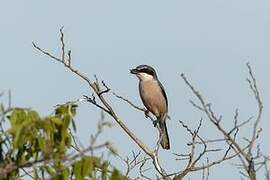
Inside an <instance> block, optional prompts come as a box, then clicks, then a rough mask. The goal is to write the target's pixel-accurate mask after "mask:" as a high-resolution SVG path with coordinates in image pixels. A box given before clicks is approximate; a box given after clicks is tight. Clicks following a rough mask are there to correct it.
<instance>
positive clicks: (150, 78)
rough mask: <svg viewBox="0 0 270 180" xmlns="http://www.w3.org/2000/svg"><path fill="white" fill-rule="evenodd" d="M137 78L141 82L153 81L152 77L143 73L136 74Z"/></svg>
mask: <svg viewBox="0 0 270 180" xmlns="http://www.w3.org/2000/svg"><path fill="white" fill-rule="evenodd" d="M137 76H138V78H139V79H140V80H141V81H150V80H153V76H152V75H149V74H147V73H143V72H140V73H138V74H137Z"/></svg>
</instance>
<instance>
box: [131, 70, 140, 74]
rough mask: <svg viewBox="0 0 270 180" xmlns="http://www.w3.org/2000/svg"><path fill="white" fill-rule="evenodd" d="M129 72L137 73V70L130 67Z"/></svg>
mask: <svg viewBox="0 0 270 180" xmlns="http://www.w3.org/2000/svg"><path fill="white" fill-rule="evenodd" d="M130 73H131V74H137V73H138V70H137V69H131V70H130Z"/></svg>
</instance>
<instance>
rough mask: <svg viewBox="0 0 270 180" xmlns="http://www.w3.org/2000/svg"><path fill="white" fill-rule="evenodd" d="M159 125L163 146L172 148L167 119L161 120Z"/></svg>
mask: <svg viewBox="0 0 270 180" xmlns="http://www.w3.org/2000/svg"><path fill="white" fill-rule="evenodd" d="M159 127H160V129H161V132H160V133H161V134H160V136H161V141H160V144H161V147H162V148H163V149H170V140H169V135H168V131H167V127H166V122H165V120H161V121H159Z"/></svg>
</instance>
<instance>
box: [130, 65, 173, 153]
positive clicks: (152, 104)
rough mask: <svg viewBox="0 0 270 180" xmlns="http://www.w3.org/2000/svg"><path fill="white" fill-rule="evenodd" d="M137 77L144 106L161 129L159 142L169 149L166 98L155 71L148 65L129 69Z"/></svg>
mask: <svg viewBox="0 0 270 180" xmlns="http://www.w3.org/2000/svg"><path fill="white" fill-rule="evenodd" d="M130 73H131V74H135V75H136V76H137V77H138V78H139V92H140V96H141V99H142V101H143V104H144V106H145V107H146V108H147V110H148V111H150V112H151V113H152V114H154V115H155V116H156V118H157V121H156V122H157V123H158V124H159V127H160V129H161V132H160V133H161V134H160V137H161V141H160V144H161V146H162V148H163V149H170V141H169V136H168V132H167V127H166V118H167V113H168V100H167V96H166V93H165V91H164V88H163V86H162V84H161V83H160V82H159V80H158V77H157V74H156V71H155V70H154V68H152V67H151V66H148V65H139V66H137V67H136V68H134V69H131V70H130Z"/></svg>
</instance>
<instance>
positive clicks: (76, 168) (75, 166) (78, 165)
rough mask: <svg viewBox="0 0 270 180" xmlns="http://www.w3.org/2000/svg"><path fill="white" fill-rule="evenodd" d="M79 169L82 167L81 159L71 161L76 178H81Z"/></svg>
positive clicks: (81, 179) (77, 179) (79, 179)
mask: <svg viewBox="0 0 270 180" xmlns="http://www.w3.org/2000/svg"><path fill="white" fill-rule="evenodd" d="M81 169H82V161H76V162H74V163H73V173H74V175H75V178H76V180H83V177H82V175H81Z"/></svg>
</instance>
